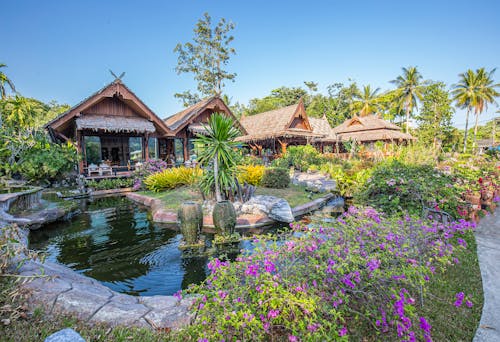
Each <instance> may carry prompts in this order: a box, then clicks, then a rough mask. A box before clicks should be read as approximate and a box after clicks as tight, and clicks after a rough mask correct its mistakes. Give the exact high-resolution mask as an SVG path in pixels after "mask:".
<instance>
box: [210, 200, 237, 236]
mask: <svg viewBox="0 0 500 342" xmlns="http://www.w3.org/2000/svg"><path fill="white" fill-rule="evenodd" d="M213 220H214V226H215V231H216V233H217V234H223V235H232V234H233V233H234V227H235V226H236V211H235V210H234V206H233V204H232V203H231V202H230V201H222V202H218V203H216V204H215V206H214V211H213Z"/></svg>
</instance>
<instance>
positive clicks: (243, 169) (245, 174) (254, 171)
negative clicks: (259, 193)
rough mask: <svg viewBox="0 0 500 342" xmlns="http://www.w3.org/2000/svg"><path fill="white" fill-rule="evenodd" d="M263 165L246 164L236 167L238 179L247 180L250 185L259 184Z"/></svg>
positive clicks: (262, 173) (263, 168) (241, 181)
mask: <svg viewBox="0 0 500 342" xmlns="http://www.w3.org/2000/svg"><path fill="white" fill-rule="evenodd" d="M264 170H265V167H264V166H263V165H246V166H240V167H238V181H239V182H240V183H242V184H243V183H245V182H247V183H248V184H251V185H260V182H261V181H262V177H263V176H264Z"/></svg>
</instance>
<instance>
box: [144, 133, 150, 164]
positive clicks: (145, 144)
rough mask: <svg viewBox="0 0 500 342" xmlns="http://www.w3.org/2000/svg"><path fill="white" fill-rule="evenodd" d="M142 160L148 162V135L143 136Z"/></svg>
mask: <svg viewBox="0 0 500 342" xmlns="http://www.w3.org/2000/svg"><path fill="white" fill-rule="evenodd" d="M143 151H144V158H143V159H144V160H145V161H148V160H149V133H146V134H144V148H143Z"/></svg>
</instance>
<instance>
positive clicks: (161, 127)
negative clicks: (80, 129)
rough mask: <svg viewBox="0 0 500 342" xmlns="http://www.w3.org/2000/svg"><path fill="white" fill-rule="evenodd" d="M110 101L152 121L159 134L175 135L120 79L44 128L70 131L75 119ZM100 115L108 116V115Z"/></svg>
mask: <svg viewBox="0 0 500 342" xmlns="http://www.w3.org/2000/svg"><path fill="white" fill-rule="evenodd" d="M109 99H115V100H116V101H118V102H120V103H122V104H123V105H124V106H126V107H127V108H129V110H130V111H131V112H133V113H134V115H136V116H137V117H138V118H139V119H140V118H144V119H145V120H147V121H150V122H151V123H152V124H153V127H155V132H157V133H158V134H160V135H173V134H172V132H171V130H170V129H169V128H168V127H167V126H166V125H165V123H164V122H163V121H162V120H161V119H160V118H159V117H158V116H157V115H156V114H155V113H154V112H153V111H152V110H151V109H150V108H149V107H148V106H147V105H146V104H145V103H144V102H142V100H141V99H140V98H139V97H138V96H137V95H135V94H134V92H132V90H130V89H129V88H128V87H127V86H126V85H125V84H124V83H123V82H122V81H121V80H119V79H116V80H114V81H113V82H111V83H109V84H108V85H106V86H104V87H103V88H101V89H99V90H98V91H96V92H95V93H93V94H92V95H90V96H88V97H87V98H85V99H84V100H82V101H81V102H79V103H78V104H76V105H75V106H73V107H71V108H70V109H69V110H67V111H66V112H64V113H62V114H60V115H59V116H57V117H56V118H55V119H53V120H51V121H50V122H48V123H47V124H46V125H45V126H44V127H45V128H47V129H51V130H54V131H56V132H61V131H63V130H65V129H68V127H71V122H72V120H74V119H75V118H80V117H85V116H87V115H88V114H84V112H86V111H87V110H89V109H90V108H95V106H98V105H99V104H100V103H103V102H105V101H107V100H109ZM93 114H97V113H92V115H93ZM98 114H103V115H106V114H107V113H98ZM109 116H111V115H109ZM118 117H119V118H125V117H126V116H121V115H118ZM111 120H114V119H111ZM90 121H92V120H90ZM95 123H97V122H95Z"/></svg>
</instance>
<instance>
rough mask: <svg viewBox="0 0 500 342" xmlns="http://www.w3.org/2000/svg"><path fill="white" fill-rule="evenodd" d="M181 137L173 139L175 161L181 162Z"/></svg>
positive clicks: (182, 150)
mask: <svg viewBox="0 0 500 342" xmlns="http://www.w3.org/2000/svg"><path fill="white" fill-rule="evenodd" d="M182 142H183V139H178V138H175V139H174V151H175V163H176V164H183V163H184V145H183V143H182Z"/></svg>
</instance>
